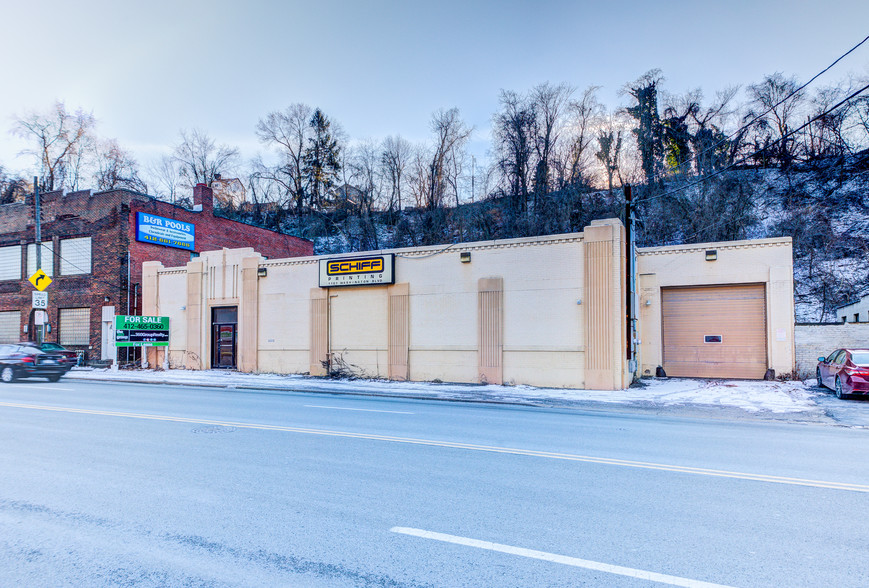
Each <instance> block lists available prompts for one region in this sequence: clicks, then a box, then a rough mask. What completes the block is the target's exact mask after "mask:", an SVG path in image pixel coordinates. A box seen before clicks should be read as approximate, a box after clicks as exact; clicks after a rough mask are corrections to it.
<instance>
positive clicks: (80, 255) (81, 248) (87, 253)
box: [60, 237, 93, 276]
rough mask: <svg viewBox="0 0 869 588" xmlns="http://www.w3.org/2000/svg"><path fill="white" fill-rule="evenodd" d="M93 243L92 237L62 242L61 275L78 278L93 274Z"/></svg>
mask: <svg viewBox="0 0 869 588" xmlns="http://www.w3.org/2000/svg"><path fill="white" fill-rule="evenodd" d="M92 247H93V243H92V241H91V238H90V237H78V238H76V239H61V240H60V275H62V276H77V275H84V274H89V273H91V271H93V270H92V268H93V263H92V260H93V251H92Z"/></svg>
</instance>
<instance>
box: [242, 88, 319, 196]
mask: <svg viewBox="0 0 869 588" xmlns="http://www.w3.org/2000/svg"><path fill="white" fill-rule="evenodd" d="M313 113H314V110H313V109H312V108H311V107H310V106H308V105H307V104H302V103H295V104H291V105H290V106H288V107H287V109H286V110H284V111H283V112H280V111H275V112H270V113H269V114H268V115H267V116H266V118H264V119H261V120H260V121H259V122H258V123H257V127H256V130H257V136H258V137H259V140H260V141H261V142H263V143H264V144H266V145H268V146H270V147H273V148H274V149H275V151H276V152H277V154H278V157H279V158H280V161H279V163H278V164H277V165H276V166H274V167H273V168H272V170H271V172H269V173H268V174H267V175H269V176H270V177H271V178H272V180H273V181H275V182H278V183H279V184H280V185H281V186H282V187H283V188H284V190H285V191H286V192H287V194H289V196H290V197H291V199H292V201H293V204H294V208H295V210H296V212H297V213H298V212H300V211H301V210H302V207H303V205H304V202H305V189H306V180H305V176H304V173H303V171H302V167H303V162H302V159H303V157H304V154H305V149H306V148H307V146H308V140H309V138H310V137H311V126H310V124H309V123H310V120H311V116H312V115H313ZM261 171H264V170H261Z"/></svg>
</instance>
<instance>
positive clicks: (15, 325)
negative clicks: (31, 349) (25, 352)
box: [0, 310, 21, 345]
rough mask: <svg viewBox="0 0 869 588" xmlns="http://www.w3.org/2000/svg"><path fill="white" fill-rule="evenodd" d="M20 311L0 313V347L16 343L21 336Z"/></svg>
mask: <svg viewBox="0 0 869 588" xmlns="http://www.w3.org/2000/svg"><path fill="white" fill-rule="evenodd" d="M20 333H21V311H19V310H9V311H6V310H4V311H0V345H2V344H4V343H18V340H19V339H20V337H21V335H20Z"/></svg>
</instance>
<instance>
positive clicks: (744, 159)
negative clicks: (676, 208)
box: [643, 37, 869, 203]
mask: <svg viewBox="0 0 869 588" xmlns="http://www.w3.org/2000/svg"><path fill="white" fill-rule="evenodd" d="M867 38H869V37H867ZM866 90H869V84H867V85H865V86H863V87H862V88H860V89H859V90H857V91H856V92H853V93H852V94H851V95H850V96H848V97H847V98H844V99H843V100H841V101H840V102H839V103H837V104H836V105H834V106H832V107H830V108H828V109H827V110H825V111H824V112H822V113H820V114H818V115H816V116H815V117H814V118H811V119H809V120H808V121H807V122H806V123H805V124H803V125H801V126H799V127H797V128H796V129H794V130H792V131H790V132H787V133H785V134H784V135H782V136H781V137H779V138H778V139H776V140H775V141H773V142H772V143H770V144H769V145H767V146H765V147H763V148H762V149H758V150H757V151H755V152H754V153H751V154H750V155H746V156H744V157H742V158H741V159H739V160H738V161H734V162H733V163H731V164H730V165H728V166H727V167H724V168H722V169H720V170H718V171H716V172H714V173H711V174H709V175H706V176H703V177H701V178H700V179H699V180H696V181H694V182H691V183H688V184H685V185H684V186H680V187H679V188H674V189H673V190H670V191H668V192H665V193H663V194H659V195H657V196H651V197H649V198H644V199H643V203H646V202H653V201H655V200H660V199H662V198H665V197H667V196H670V195H671V194H675V193H676V192H681V191H683V190H686V189H688V188H691V187H693V186H696V185H698V184H702V183H703V182H705V181H706V180H710V179H712V178H714V177H715V176H718V175H721V174H723V173H724V172H726V171H730V170H731V169H733V168H734V167H736V166H737V165H739V164H741V163H745V161H747V160H748V159H751V158H752V157H754V156H756V155H758V154H760V153H762V152H764V151H767V150H769V148H770V147H772V146H773V145H775V144H776V143H778V142H780V141H783V140H785V139H787V138H788V137H790V136H791V135H794V134H796V133H798V132H799V131H801V130H803V129H804V128H806V127H807V126H809V125H810V124H812V123H813V122H815V121H816V120H818V119H819V118H823V117H825V116H827V115H828V114H830V113H831V112H833V111H834V110H836V109H837V108H839V107H840V106H842V105H843V104H845V103H846V102H848V101H849V100H851V99H852V98H855V97H857V96H859V95H860V94H862V93H863V92H865V91H866Z"/></svg>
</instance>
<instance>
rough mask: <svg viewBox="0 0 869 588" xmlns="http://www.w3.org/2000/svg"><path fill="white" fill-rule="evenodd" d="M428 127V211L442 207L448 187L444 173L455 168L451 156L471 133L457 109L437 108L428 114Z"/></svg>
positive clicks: (452, 156)
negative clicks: (430, 135)
mask: <svg viewBox="0 0 869 588" xmlns="http://www.w3.org/2000/svg"><path fill="white" fill-rule="evenodd" d="M431 130H432V132H433V133H434V145H433V149H432V153H431V160H430V162H429V185H428V188H429V192H428V197H427V198H426V207H427V208H429V209H430V210H433V209H435V208H439V207H441V206H443V204H444V200H445V196H446V193H447V189H448V186H449V183H450V182H449V177H448V175H449V174H450V173H451V170H452V171H455V165H454V163H455V159H456V158H458V157H460V153H461V151H462V149H463V148H464V146H465V143H466V142H467V141H468V139H469V138H470V136H471V132H472V129H470V128H468V127H467V126H465V123H464V122H463V121H462V119H461V117H460V116H459V109H458V108H451V109H449V110H438V111H437V112H435V113H434V115H432V120H431Z"/></svg>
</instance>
